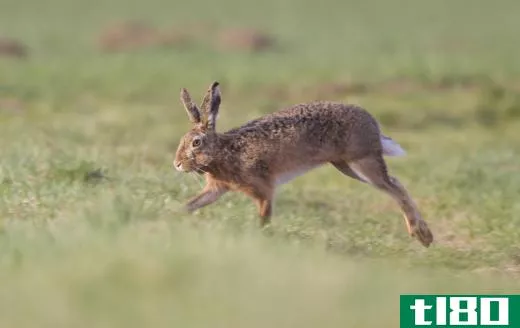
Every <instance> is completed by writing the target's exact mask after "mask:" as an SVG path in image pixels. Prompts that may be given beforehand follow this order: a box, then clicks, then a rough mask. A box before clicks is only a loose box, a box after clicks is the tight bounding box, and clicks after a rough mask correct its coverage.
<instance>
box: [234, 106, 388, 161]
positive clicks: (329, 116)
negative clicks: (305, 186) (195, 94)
mask: <svg viewBox="0 0 520 328" xmlns="http://www.w3.org/2000/svg"><path fill="white" fill-rule="evenodd" d="M228 133H233V134H235V133H236V134H238V135H239V137H238V139H237V141H238V140H240V141H241V142H240V143H241V144H243V145H247V146H245V147H246V148H254V149H255V150H258V149H261V153H263V154H264V155H268V154H271V155H273V156H277V157H279V156H284V157H285V156H290V157H295V156H301V155H302V154H304V155H305V158H306V159H309V158H308V157H307V155H306V154H314V155H315V156H316V161H317V162H321V161H329V160H333V158H329V157H331V156H332V155H331V154H335V155H338V156H343V157H345V156H348V157H350V156H349V154H350V155H353V156H357V154H360V153H365V152H366V150H368V149H375V148H380V132H379V127H378V124H377V122H376V120H375V119H374V118H373V117H372V116H371V115H370V114H369V113H368V112H367V111H366V110H364V109H363V108H361V107H359V106H355V105H346V104H342V103H336V102H326V101H317V102H310V103H302V104H297V105H293V106H290V107H286V108H284V109H281V110H279V111H277V112H274V113H272V114H269V115H266V116H263V117H261V118H258V119H256V120H253V121H250V122H248V123H246V124H245V125H243V126H241V127H240V128H237V129H233V130H231V131H229V132H228ZM314 155H313V156H314Z"/></svg>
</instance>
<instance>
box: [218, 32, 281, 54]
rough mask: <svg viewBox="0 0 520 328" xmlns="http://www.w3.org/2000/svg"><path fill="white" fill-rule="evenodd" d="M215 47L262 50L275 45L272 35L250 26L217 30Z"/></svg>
mask: <svg viewBox="0 0 520 328" xmlns="http://www.w3.org/2000/svg"><path fill="white" fill-rule="evenodd" d="M216 41H217V47H218V48H219V49H220V50H224V51H226V50H232V51H245V52H264V51H268V50H272V49H274V48H275V47H276V41H275V39H274V37H273V36H271V35H269V34H267V33H264V32H262V31H259V30H256V29H251V28H234V29H225V30H222V31H220V32H218V35H217V38H216Z"/></svg>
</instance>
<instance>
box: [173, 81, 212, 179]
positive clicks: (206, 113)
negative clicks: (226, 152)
mask: <svg viewBox="0 0 520 328" xmlns="http://www.w3.org/2000/svg"><path fill="white" fill-rule="evenodd" d="M218 86H219V83H218V82H213V83H212V84H211V86H210V87H209V89H208V91H207V93H206V95H205V96H204V99H203V100H202V104H201V106H200V109H199V107H198V106H197V105H196V104H195V103H194V102H193V101H192V100H191V97H190V94H189V93H188V90H186V89H182V90H181V101H182V103H183V105H184V107H185V108H186V112H187V113H188V117H189V118H190V121H191V123H192V128H191V129H190V130H189V131H188V132H187V133H186V134H185V135H184V136H183V137H182V138H181V141H180V143H179V147H178V148H177V153H176V154H175V160H174V161H173V165H174V166H175V168H176V169H177V170H178V171H184V172H190V171H196V172H199V173H200V172H202V171H204V167H206V166H208V165H209V164H210V163H211V161H212V159H213V158H214V157H215V155H216V154H217V152H218V149H217V138H218V136H217V134H216V131H215V123H216V120H217V114H218V109H219V106H220V102H221V98H220V90H219V87H218Z"/></svg>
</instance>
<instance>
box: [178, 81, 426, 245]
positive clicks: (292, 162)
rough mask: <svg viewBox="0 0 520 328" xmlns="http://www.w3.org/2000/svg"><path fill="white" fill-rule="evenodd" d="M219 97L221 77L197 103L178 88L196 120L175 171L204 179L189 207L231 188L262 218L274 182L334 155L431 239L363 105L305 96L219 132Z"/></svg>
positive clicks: (347, 170)
mask: <svg viewBox="0 0 520 328" xmlns="http://www.w3.org/2000/svg"><path fill="white" fill-rule="evenodd" d="M220 97H221V96H220V91H219V89H218V83H217V82H214V83H213V84H212V85H211V86H210V88H209V90H208V92H207V93H206V96H205V97H204V100H203V102H202V105H201V109H199V108H198V107H197V106H196V105H195V104H194V103H193V102H192V101H191V98H190V96H189V94H188V91H187V90H185V89H182V92H181V100H182V102H183V103H184V105H185V107H186V110H187V112H188V115H189V117H190V119H191V121H192V122H193V124H194V125H193V127H192V129H191V130H190V131H189V132H188V133H186V134H185V135H184V136H183V138H182V140H181V142H180V144H179V147H178V149H177V153H176V156H175V161H174V165H175V167H176V168H177V169H178V170H180V171H185V172H189V171H195V172H198V173H200V174H204V176H205V178H206V182H207V184H206V187H205V188H204V189H203V191H202V192H201V193H200V194H199V195H197V196H196V197H195V198H193V199H191V200H190V201H189V202H188V204H187V210H188V211H193V210H196V209H198V208H201V207H203V206H206V205H209V204H211V203H213V202H214V201H216V200H217V199H218V198H219V197H220V196H222V195H223V194H224V193H226V192H227V191H229V190H236V191H240V192H243V193H245V194H247V195H248V196H250V197H252V198H253V199H254V200H255V203H256V204H257V206H258V209H259V214H260V217H261V225H262V226H263V225H265V224H267V223H269V221H270V218H271V214H272V202H273V195H274V190H275V188H276V185H277V183H283V182H286V181H288V180H290V178H292V177H294V176H296V175H299V174H301V173H304V172H305V171H307V170H310V169H312V168H314V167H317V166H320V165H323V164H326V163H331V164H332V165H333V166H334V167H336V168H337V169H338V170H339V171H340V172H342V173H343V174H345V175H347V176H349V177H351V178H354V179H357V180H360V181H362V182H367V183H370V184H372V185H374V186H375V187H376V188H378V189H380V190H382V191H384V192H386V193H388V194H389V195H390V196H392V197H393V198H394V199H395V200H396V202H397V203H398V204H399V205H400V206H401V209H402V211H403V213H404V216H405V219H406V224H407V227H408V231H409V233H410V234H411V235H413V236H416V237H417V238H418V239H419V241H421V243H423V245H425V246H429V245H430V243H431V242H432V241H433V236H432V234H431V232H430V230H429V229H428V227H427V225H426V223H425V222H424V220H423V219H422V217H421V215H420V213H419V211H418V210H417V207H416V205H415V203H414V202H413V200H412V199H411V197H410V196H409V195H408V193H407V191H406V189H405V188H404V187H403V186H402V185H401V184H400V183H399V181H398V180H397V179H396V178H395V177H391V176H389V175H388V173H387V168H386V164H385V162H384V159H383V152H384V151H383V144H382V142H381V138H382V137H383V136H382V134H381V131H380V129H379V125H378V123H377V121H376V120H375V119H374V118H373V117H372V115H370V114H369V113H368V112H367V111H366V110H364V109H363V108H361V107H358V106H354V105H345V104H341V103H336V102H329V101H316V102H310V103H302V104H297V105H294V106H291V107H287V108H285V109H282V110H280V111H278V112H275V113H272V114H269V115H266V116H264V117H261V118H258V119H256V120H253V121H250V122H248V123H246V124H245V125H243V126H241V127H239V128H235V129H232V130H229V131H227V132H225V133H218V132H216V128H215V122H216V116H217V114H218V108H219V105H220V101H221V100H220ZM385 138H386V137H385Z"/></svg>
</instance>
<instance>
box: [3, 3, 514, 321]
mask: <svg viewBox="0 0 520 328" xmlns="http://www.w3.org/2000/svg"><path fill="white" fill-rule="evenodd" d="M318 3H319V4H318ZM0 7H1V8H2V9H1V10H0V36H7V37H11V38H15V39H18V40H20V41H21V42H23V43H25V44H26V45H27V46H28V47H29V55H28V57H27V58H25V59H13V58H2V57H0V149H1V153H0V160H1V161H0V281H1V282H2V283H1V285H0V327H6V328H8V327H17V328H23V327H53V328H54V327H266V326H268V327H317V326H321V327H356V328H364V327H398V322H399V314H398V313H399V312H398V299H399V294H402V293H441V292H442V293H456V292H466V293H477V292H483V291H485V292H488V293H515V292H516V293H518V292H520V283H519V278H520V202H518V195H520V164H519V163H520V134H519V133H518V130H519V128H520V61H518V56H519V55H520V43H518V32H517V31H518V30H519V29H520V23H519V21H518V17H517V16H518V11H519V10H520V4H519V3H518V2H517V1H513V0H502V1H496V2H490V1H484V0H471V1H470V0H462V1H447V0H442V1H405V0H391V1H390V0H386V1H384V0H369V1H355V0H347V1H345V0H343V1H340V0H323V1H321V2H318V1H310V0H299V1H296V0H281V1H278V0H265V1H263V2H261V1H239V0H221V1H218V2H209V1H206V2H204V1H200V0H192V1H187V2H180V1H160V0H149V1H126V2H125V1H123V0H114V1H110V2H108V1H99V0H97V1H95V0H91V1H80V0H68V1H65V0H48V1H35V0H33V1H31V0H1V1H0ZM128 19H139V20H143V21H146V22H148V23H150V24H152V25H154V26H156V27H157V28H162V29H168V28H176V29H178V30H181V31H184V32H186V31H188V32H190V33H191V34H190V35H191V37H193V38H194V39H193V42H191V43H189V44H187V45H185V46H182V47H170V48H148V49H140V50H138V51H133V52H123V53H106V52H103V51H100V50H99V49H98V48H97V45H96V39H97V38H98V35H99V34H100V33H101V31H102V30H103V29H105V28H106V26H107V25H110V24H113V23H114V22H117V21H122V20H128ZM230 28H233V29H241V28H255V29H258V30H259V31H264V32H266V33H269V34H271V35H273V36H274V37H275V38H276V39H277V41H278V42H277V46H276V47H275V48H273V49H268V51H265V52H254V51H253V52H247V51H240V50H239V49H231V48H230V49H222V47H220V48H219V47H215V46H214V42H215V40H216V36H215V35H217V34H218V31H223V30H225V29H230ZM213 80H219V81H220V82H221V88H222V93H223V104H222V107H221V113H220V117H219V126H218V129H219V130H221V131H223V130H225V129H228V128H231V127H235V126H238V125H240V124H242V123H244V122H246V121H247V120H249V119H252V118H255V117H257V116H260V115H263V114H265V113H269V112H272V111H275V110H276V109H278V108H281V107H283V106H286V105H290V104H294V103H298V102H302V101H307V100H312V99H316V98H320V99H328V100H338V101H344V102H351V103H356V104H360V105H362V106H364V107H366V108H367V109H368V110H369V111H370V112H372V113H373V114H374V116H376V117H377V118H378V119H379V120H380V121H381V123H382V126H383V129H384V131H385V133H386V134H388V135H391V136H392V137H393V138H394V139H396V140H397V141H398V142H400V143H401V144H402V145H403V147H405V148H406V150H407V151H408V156H407V157H403V158H392V159H389V160H388V163H389V166H390V169H391V171H392V172H393V174H395V175H396V176H398V177H399V178H400V179H401V181H402V182H403V184H405V185H406V186H407V187H408V189H409V190H410V192H411V194H412V195H413V197H414V198H415V199H416V201H417V203H418V205H419V206H420V208H421V210H422V212H423V216H424V217H425V219H426V221H427V222H428V223H429V225H430V227H431V229H432V231H433V233H434V235H435V238H436V240H435V243H434V244H433V245H432V246H431V247H430V248H429V249H425V248H423V247H422V246H421V245H420V244H419V243H418V242H417V241H415V240H413V239H411V238H410V237H409V236H408V235H407V234H406V229H405V225H404V222H403V219H402V218H401V215H400V213H399V210H398V207H397V205H396V204H395V203H394V202H393V201H392V200H391V199H390V198H389V197H388V196H386V195H384V194H383V193H381V192H379V191H376V190H375V189H373V188H371V187H369V186H366V185H363V184H360V183H357V182H355V181H353V180H349V179H347V178H345V177H343V176H342V175H340V174H339V173H338V172H337V171H336V170H335V169H334V168H332V167H322V168H320V169H317V170H315V171H312V172H311V173H309V174H307V175H305V176H302V177H300V178H298V179H296V180H294V181H293V182H291V183H290V184H288V185H285V186H283V187H282V188H281V190H280V192H279V196H278V198H277V200H276V205H275V215H274V218H273V225H272V226H271V227H270V229H268V230H267V231H260V230H259V229H258V221H257V220H258V219H257V216H256V208H255V207H254V205H253V204H252V203H251V202H250V200H249V199H247V198H246V197H245V196H242V195H238V194H229V195H226V196H225V197H223V198H222V199H221V200H220V201H219V202H217V203H215V204H214V205H212V206H210V207H207V208H204V209H202V210H200V211H198V212H195V213H193V214H185V213H183V212H182V204H183V202H184V201H185V200H187V199H188V198H189V197H191V196H192V195H194V194H195V193H197V192H198V191H199V189H200V188H201V183H202V181H199V180H198V179H195V178H194V177H193V176H190V175H187V174H181V173H177V172H176V171H174V170H173V168H172V164H171V162H172V159H173V154H174V151H175V149H176V147H177V143H178V141H179V138H180V137H181V136H182V134H183V133H184V132H186V131H187V129H188V128H189V122H188V119H187V117H186V115H185V112H184V109H183V108H182V107H181V104H180V102H179V100H178V98H179V96H178V93H179V89H180V88H181V87H187V88H188V89H189V90H190V91H191V93H192V95H194V96H195V97H197V98H200V97H202V94H203V92H204V91H205V90H206V88H207V87H208V85H209V84H210V83H211V82H212V81H213ZM374 313H377V315H374Z"/></svg>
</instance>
